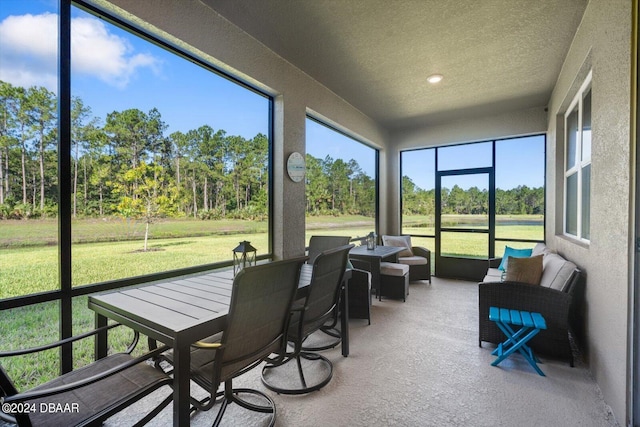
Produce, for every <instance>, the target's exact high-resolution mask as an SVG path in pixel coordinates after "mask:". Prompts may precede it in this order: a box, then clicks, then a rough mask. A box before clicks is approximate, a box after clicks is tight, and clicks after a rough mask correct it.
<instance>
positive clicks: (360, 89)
mask: <svg viewBox="0 0 640 427" xmlns="http://www.w3.org/2000/svg"><path fill="white" fill-rule="evenodd" d="M202 1H203V3H205V4H207V5H208V6H210V7H211V8H212V9H214V10H215V11H217V12H218V13H219V14H220V15H222V16H223V17H225V18H226V19H228V20H229V21H231V22H232V23H234V24H235V25H237V26H238V27H240V28H242V29H243V30H244V31H246V32H247V33H248V34H250V35H251V36H253V37H254V38H256V39H258V40H259V41H260V42H262V43H263V44H264V45H266V46H267V47H269V48H270V49H271V50H273V51H274V52H276V53H277V54H279V55H280V56H282V57H283V58H285V59H286V60H287V61H289V62H290V63H291V64H293V65H295V66H296V67H298V68H300V69H301V70H303V71H304V72H306V73H307V74H309V75H310V76H311V77H313V78H314V79H316V80H317V81H319V82H321V83H322V84H324V85H325V86H326V87H328V88H329V89H331V90H332V91H333V92H335V93H336V94H338V95H339V96H340V97H342V98H343V99H345V100H346V101H347V102H349V103H351V104H352V105H353V106H354V107H356V108H357V109H359V110H360V111H362V112H364V113H365V114H367V115H368V116H370V117H371V118H373V119H374V120H376V121H378V122H379V123H380V124H382V125H383V126H385V127H386V128H388V129H389V130H394V129H402V128H408V127H414V126H424V125H427V124H433V123H438V122H443V121H448V120H451V119H453V118H456V119H460V118H464V117H475V116H480V115H484V114H493V113H502V112H506V111H510V110H517V109H523V108H530V107H543V106H546V104H547V102H548V100H549V97H550V95H551V91H552V89H553V87H554V85H555V82H556V78H557V76H558V74H559V72H560V69H561V67H562V63H563V60H564V57H565V55H566V53H567V51H568V49H569V46H570V44H571V42H572V40H573V36H574V34H575V32H576V29H577V27H578V25H579V23H580V20H581V18H582V15H583V13H584V10H585V7H586V4H587V2H588V0H202ZM432 73H439V74H443V75H444V80H443V81H442V82H440V83H439V84H437V85H430V84H429V83H427V81H426V77H427V76H428V75H430V74H432Z"/></svg>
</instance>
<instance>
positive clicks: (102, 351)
mask: <svg viewBox="0 0 640 427" xmlns="http://www.w3.org/2000/svg"><path fill="white" fill-rule="evenodd" d="M95 325H96V329H98V328H101V327H103V326H107V318H106V317H104V316H103V315H101V314H98V313H96V315H95ZM107 346H108V343H107V331H102V332H98V335H97V336H96V340H95V344H94V353H95V354H94V357H95V360H98V359H102V358H105V357H107Z"/></svg>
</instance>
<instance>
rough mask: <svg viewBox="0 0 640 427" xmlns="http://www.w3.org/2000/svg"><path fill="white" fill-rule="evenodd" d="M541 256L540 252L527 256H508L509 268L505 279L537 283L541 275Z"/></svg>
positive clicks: (531, 283) (530, 283)
mask: <svg viewBox="0 0 640 427" xmlns="http://www.w3.org/2000/svg"><path fill="white" fill-rule="evenodd" d="M542 257H543V255H542V254H540V255H536V256H532V257H527V258H514V257H509V268H508V269H507V275H506V278H505V280H506V281H507V282H520V283H527V284H529V285H539V284H540V277H542Z"/></svg>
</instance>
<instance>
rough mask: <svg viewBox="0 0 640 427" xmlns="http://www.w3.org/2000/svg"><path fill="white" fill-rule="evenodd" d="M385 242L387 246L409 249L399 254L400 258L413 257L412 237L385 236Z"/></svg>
mask: <svg viewBox="0 0 640 427" xmlns="http://www.w3.org/2000/svg"><path fill="white" fill-rule="evenodd" d="M383 240H384V244H385V245H386V246H395V247H398V248H407V249H406V250H404V251H402V252H400V253H399V254H398V256H399V257H407V256H413V251H412V250H411V236H384V238H383Z"/></svg>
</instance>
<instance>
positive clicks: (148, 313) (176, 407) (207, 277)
mask: <svg viewBox="0 0 640 427" xmlns="http://www.w3.org/2000/svg"><path fill="white" fill-rule="evenodd" d="M349 273H350V272H349V271H347V272H346V274H345V280H343V286H342V296H343V297H342V301H341V304H340V305H341V310H342V313H343V315H342V316H341V334H342V337H341V340H342V343H341V345H342V355H343V356H345V357H346V356H348V355H349V327H348V308H349V305H348V301H347V300H346V298H347V297H348V292H347V291H346V289H347V286H348V278H349V277H350V274H349ZM232 285H233V271H231V270H215V271H210V272H206V273H198V274H193V275H189V276H180V277H175V278H171V279H166V280H160V281H156V282H150V283H147V284H144V285H140V286H137V287H133V288H125V289H121V290H116V291H110V292H107V293H103V294H99V295H91V296H89V299H88V305H89V308H90V309H91V310H93V311H95V312H96V324H98V325H104V324H106V323H107V319H112V320H115V321H116V322H119V323H121V324H123V325H126V326H128V327H130V328H132V329H134V330H136V331H138V332H140V333H141V334H144V335H146V336H148V337H149V338H151V339H154V340H157V341H160V342H162V343H164V344H166V345H168V346H170V347H173V351H174V378H173V381H174V386H173V425H174V426H188V425H189V423H190V401H189V397H190V369H189V368H190V362H191V361H190V346H191V344H193V343H194V342H196V341H198V340H201V339H204V338H206V337H208V336H211V335H214V334H216V333H218V332H220V331H223V330H224V329H225V327H226V324H227V313H228V309H229V303H230V300H231V290H232ZM307 285H308V282H304V281H301V282H300V285H299V288H298V296H302V295H304V293H305V292H306V289H305V288H306V286H307ZM104 356H106V343H105V345H102V346H99V345H96V358H101V357H104Z"/></svg>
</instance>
